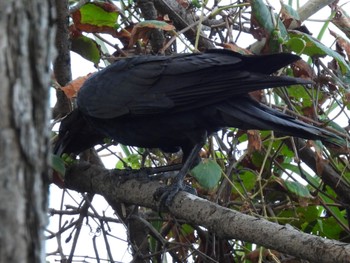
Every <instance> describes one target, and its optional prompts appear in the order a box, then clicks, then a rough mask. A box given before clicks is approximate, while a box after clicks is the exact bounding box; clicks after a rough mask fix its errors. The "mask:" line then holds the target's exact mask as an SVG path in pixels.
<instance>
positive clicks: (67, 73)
mask: <svg viewBox="0 0 350 263" xmlns="http://www.w3.org/2000/svg"><path fill="white" fill-rule="evenodd" d="M55 2H56V11H57V31H56V39H55V44H56V49H57V57H56V59H55V61H54V64H53V68H54V73H55V78H56V81H57V82H58V84H59V85H60V86H65V85H66V84H67V83H68V82H69V81H71V80H72V75H71V67H70V66H71V64H70V54H69V52H70V41H69V31H68V25H69V10H68V2H67V0H63V1H62V0H56V1H55ZM56 97H57V103H56V105H55V107H54V109H53V117H54V118H57V117H62V116H64V115H66V114H67V113H68V112H69V111H71V107H70V102H69V100H68V98H67V97H66V95H65V94H64V93H63V91H62V90H57V91H56Z"/></svg>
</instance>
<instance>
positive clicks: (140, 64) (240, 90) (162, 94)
mask: <svg viewBox="0 0 350 263" xmlns="http://www.w3.org/2000/svg"><path fill="white" fill-rule="evenodd" d="M297 59H299V57H298V56H295V55H291V54H282V53H281V54H273V55H265V56H242V55H240V54H237V53H234V52H230V51H223V50H221V51H219V50H216V51H211V52H207V53H202V54H184V55H177V56H171V57H165V56H139V57H134V58H128V59H124V60H121V61H118V62H116V63H114V64H112V65H111V66H109V67H107V68H105V69H104V70H102V71H100V72H98V73H96V74H95V75H93V76H92V77H90V78H89V79H88V80H87V81H86V82H85V84H84V85H83V87H82V88H81V90H80V92H79V94H78V107H79V109H80V110H81V111H82V112H83V113H84V114H87V115H89V116H92V117H96V118H116V117H120V116H123V115H133V116H142V115H149V114H163V113H167V112H169V111H171V113H176V112H183V111H186V110H192V109H196V108H199V107H204V106H207V105H210V104H214V103H218V102H220V101H222V100H226V99H229V98H230V97H233V96H239V95H241V94H246V93H248V92H250V91H254V90H259V89H263V88H270V87H278V86H285V85H292V84H297V83H301V84H307V83H308V82H307V81H304V80H301V79H296V78H288V77H274V76H269V74H270V73H272V72H274V71H276V70H277V69H279V68H281V67H283V66H286V65H288V64H290V63H291V62H293V61H295V60H297Z"/></svg>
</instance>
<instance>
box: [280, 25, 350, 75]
mask: <svg viewBox="0 0 350 263" xmlns="http://www.w3.org/2000/svg"><path fill="white" fill-rule="evenodd" d="M289 36H290V39H293V38H299V39H300V40H302V41H304V42H305V47H304V49H303V50H302V54H305V55H308V56H310V57H313V56H316V57H323V56H326V55H328V56H331V57H333V58H334V59H335V60H336V61H337V62H338V63H339V66H340V69H341V72H342V73H343V74H346V73H349V71H350V66H349V65H348V64H347V63H346V61H345V60H344V58H343V57H342V56H341V55H339V54H338V53H337V52H335V51H333V50H332V49H330V48H328V47H326V46H325V45H323V44H322V43H321V42H319V41H318V40H317V39H315V38H313V37H312V36H310V35H308V34H305V33H302V32H299V31H290V32H289ZM296 41H297V40H296V39H293V40H289V41H287V42H286V43H285V44H286V46H287V47H288V48H289V49H290V50H292V51H294V52H300V46H297V47H295V46H294V45H293V43H295V42H296Z"/></svg>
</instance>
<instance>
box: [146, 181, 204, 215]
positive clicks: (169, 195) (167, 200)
mask: <svg viewBox="0 0 350 263" xmlns="http://www.w3.org/2000/svg"><path fill="white" fill-rule="evenodd" d="M180 191H186V192H188V193H190V194H194V195H197V191H196V190H195V189H194V188H192V187H191V186H189V185H185V184H183V183H182V182H181V183H174V184H172V185H169V186H163V187H160V188H158V189H157V191H156V192H155V193H154V195H153V198H154V200H156V201H159V211H162V210H164V209H165V208H166V207H169V206H170V205H171V204H172V202H173V200H174V198H175V196H176V194H177V193H178V192H180Z"/></svg>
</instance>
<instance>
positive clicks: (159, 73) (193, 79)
mask: <svg viewBox="0 0 350 263" xmlns="http://www.w3.org/2000/svg"><path fill="white" fill-rule="evenodd" d="M298 59H300V58H299V57H298V56H296V55H293V54H287V53H279V54H271V55H260V56H245V55H241V54H238V53H235V52H232V51H228V50H210V51H208V52H205V53H200V54H197V53H196V54H180V55H175V56H136V57H131V58H126V59H121V60H119V61H117V62H115V63H114V64H112V65H110V66H108V67H106V68H105V69H103V70H101V71H100V72H98V73H96V74H94V75H92V76H91V77H90V78H89V79H88V80H87V81H86V82H85V83H84V85H83V86H82V87H81V89H80V91H79V93H78V96H77V108H76V109H75V110H73V112H71V113H70V114H69V115H68V116H67V117H66V118H65V119H63V120H62V122H61V126H60V130H59V136H58V137H59V138H58V141H57V143H56V145H55V148H54V152H55V153H56V154H59V155H61V154H62V153H74V154H78V153H80V152H82V151H84V150H86V149H88V148H90V147H92V146H94V145H96V144H99V143H102V142H103V140H104V138H106V137H108V138H112V139H114V140H115V141H117V142H119V143H122V144H125V145H129V146H138V147H145V148H160V149H162V150H164V151H167V152H176V151H178V150H179V149H180V148H181V149H182V151H183V168H182V169H181V170H180V172H179V175H178V177H177V179H176V180H175V181H176V182H175V183H174V184H173V185H172V186H171V187H170V189H166V191H161V193H162V192H166V193H165V195H166V196H167V204H169V202H170V201H171V199H172V198H173V197H174V195H175V194H176V193H177V192H178V191H179V190H181V189H183V187H184V186H183V182H182V181H183V178H184V176H185V174H186V173H187V172H188V170H189V169H190V168H191V167H192V166H193V164H194V162H195V161H196V160H197V159H198V152H199V151H200V149H201V147H202V146H203V144H204V142H205V139H206V137H207V135H208V134H211V133H213V132H216V131H218V130H220V129H221V128H224V127H235V128H240V129H245V130H247V129H259V130H274V131H276V132H278V133H281V134H284V135H291V136H297V137H301V138H305V139H314V140H323V141H330V142H332V141H333V140H334V138H335V137H336V136H334V135H333V134H332V133H330V132H328V131H326V130H323V129H320V128H317V127H314V126H312V125H309V124H306V123H304V122H301V121H298V120H296V119H294V118H292V117H290V116H288V115H286V114H283V113H281V112H278V111H276V110H273V109H271V108H269V107H266V106H264V105H262V104H261V103H259V102H257V101H255V100H254V99H252V98H251V97H250V96H249V94H248V93H249V92H251V91H255V90H260V89H265V88H272V87H280V86H288V85H293V84H310V82H309V81H306V80H303V79H299V78H292V77H285V76H271V74H272V73H274V72H275V71H277V70H279V69H280V68H282V67H284V66H286V65H288V64H290V63H292V62H294V61H296V60H298Z"/></svg>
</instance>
